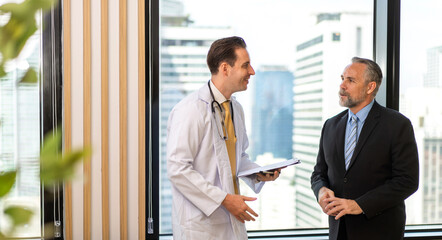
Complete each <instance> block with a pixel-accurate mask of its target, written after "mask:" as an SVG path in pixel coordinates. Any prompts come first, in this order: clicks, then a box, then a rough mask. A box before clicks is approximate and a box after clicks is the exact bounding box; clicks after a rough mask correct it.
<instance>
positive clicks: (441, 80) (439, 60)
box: [424, 46, 442, 88]
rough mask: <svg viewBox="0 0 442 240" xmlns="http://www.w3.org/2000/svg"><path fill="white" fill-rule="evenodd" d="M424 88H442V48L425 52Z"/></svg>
mask: <svg viewBox="0 0 442 240" xmlns="http://www.w3.org/2000/svg"><path fill="white" fill-rule="evenodd" d="M424 87H438V88H441V87H442V46H439V47H434V48H430V49H428V50H427V73H426V74H425V77H424Z"/></svg>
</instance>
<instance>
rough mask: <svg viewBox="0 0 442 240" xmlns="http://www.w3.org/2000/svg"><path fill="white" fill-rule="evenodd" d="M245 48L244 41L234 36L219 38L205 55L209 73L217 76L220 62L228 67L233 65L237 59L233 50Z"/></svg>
mask: <svg viewBox="0 0 442 240" xmlns="http://www.w3.org/2000/svg"><path fill="white" fill-rule="evenodd" d="M246 47H247V45H246V42H245V41H244V39H242V38H241V37H236V36H233V37H228V38H221V39H218V40H216V41H215V42H213V43H212V45H211V46H210V49H209V52H208V53H207V65H208V66H209V69H210V73H212V74H217V73H218V68H219V65H220V64H221V63H222V62H227V63H228V64H229V65H230V66H233V65H235V61H236V58H237V56H236V53H235V50H236V49H238V48H246Z"/></svg>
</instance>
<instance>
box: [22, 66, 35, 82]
mask: <svg viewBox="0 0 442 240" xmlns="http://www.w3.org/2000/svg"><path fill="white" fill-rule="evenodd" d="M37 82H38V77H37V73H36V72H35V70H34V69H32V68H29V69H28V71H27V72H26V74H25V75H24V76H23V78H22V79H21V80H20V81H19V83H37Z"/></svg>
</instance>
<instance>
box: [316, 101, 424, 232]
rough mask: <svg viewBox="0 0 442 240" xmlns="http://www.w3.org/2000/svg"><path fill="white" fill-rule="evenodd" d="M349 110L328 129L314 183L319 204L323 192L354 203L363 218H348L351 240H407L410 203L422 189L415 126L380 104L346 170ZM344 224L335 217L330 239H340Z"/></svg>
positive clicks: (331, 221) (324, 132) (328, 123)
mask: <svg viewBox="0 0 442 240" xmlns="http://www.w3.org/2000/svg"><path fill="white" fill-rule="evenodd" d="M347 119H348V110H345V111H343V112H341V113H340V114H338V115H336V116H335V117H333V118H331V119H328V120H327V121H326V122H325V123H324V127H323V129H322V134H321V140H320V144H319V153H318V157H317V162H316V165H315V168H314V171H313V174H312V177H311V184H312V189H313V191H314V193H315V195H316V198H318V192H319V189H320V188H321V187H323V186H325V187H328V188H330V189H331V190H333V191H334V192H335V196H336V197H340V198H345V199H353V200H355V201H356V202H357V203H358V204H359V206H360V207H361V209H362V211H363V212H364V213H363V214H360V215H346V216H345V224H346V225H345V226H346V229H347V234H348V236H349V239H358V240H362V239H370V240H373V239H402V238H403V235H404V228H405V204H404V200H405V199H406V198H407V197H408V196H410V195H411V194H412V193H414V192H415V191H416V190H417V188H418V183H419V162H418V161H419V160H418V153H417V147H416V140H415V138H414V132H413V127H412V126H411V123H410V121H409V120H408V119H407V118H406V117H404V116H403V115H402V114H400V113H399V112H397V111H394V110H391V109H387V108H384V107H382V106H380V105H379V104H378V103H377V102H374V104H373V107H372V109H371V110H370V112H369V114H368V116H367V119H366V120H365V123H364V126H363V128H362V131H361V134H360V136H359V139H358V142H357V145H356V148H355V150H354V153H353V157H352V159H351V163H350V166H349V168H348V170H347V171H346V170H345V165H344V144H345V143H344V141H345V139H344V138H345V127H346V124H347ZM339 223H340V220H335V219H334V217H329V227H330V229H329V234H330V236H329V238H330V239H336V238H337V234H338V229H339Z"/></svg>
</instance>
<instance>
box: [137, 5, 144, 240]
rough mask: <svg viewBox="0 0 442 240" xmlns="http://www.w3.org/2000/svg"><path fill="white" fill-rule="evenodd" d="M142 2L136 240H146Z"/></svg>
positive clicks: (141, 8) (141, 16)
mask: <svg viewBox="0 0 442 240" xmlns="http://www.w3.org/2000/svg"><path fill="white" fill-rule="evenodd" d="M144 4H145V3H144V0H138V214H139V215H138V238H139V239H140V240H144V239H146V146H145V144H146V119H145V118H146V116H145V114H146V104H145V100H146V83H145V81H146V80H145V76H146V72H145V46H144V44H145V23H144V19H145V17H144V6H145V5H144Z"/></svg>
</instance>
